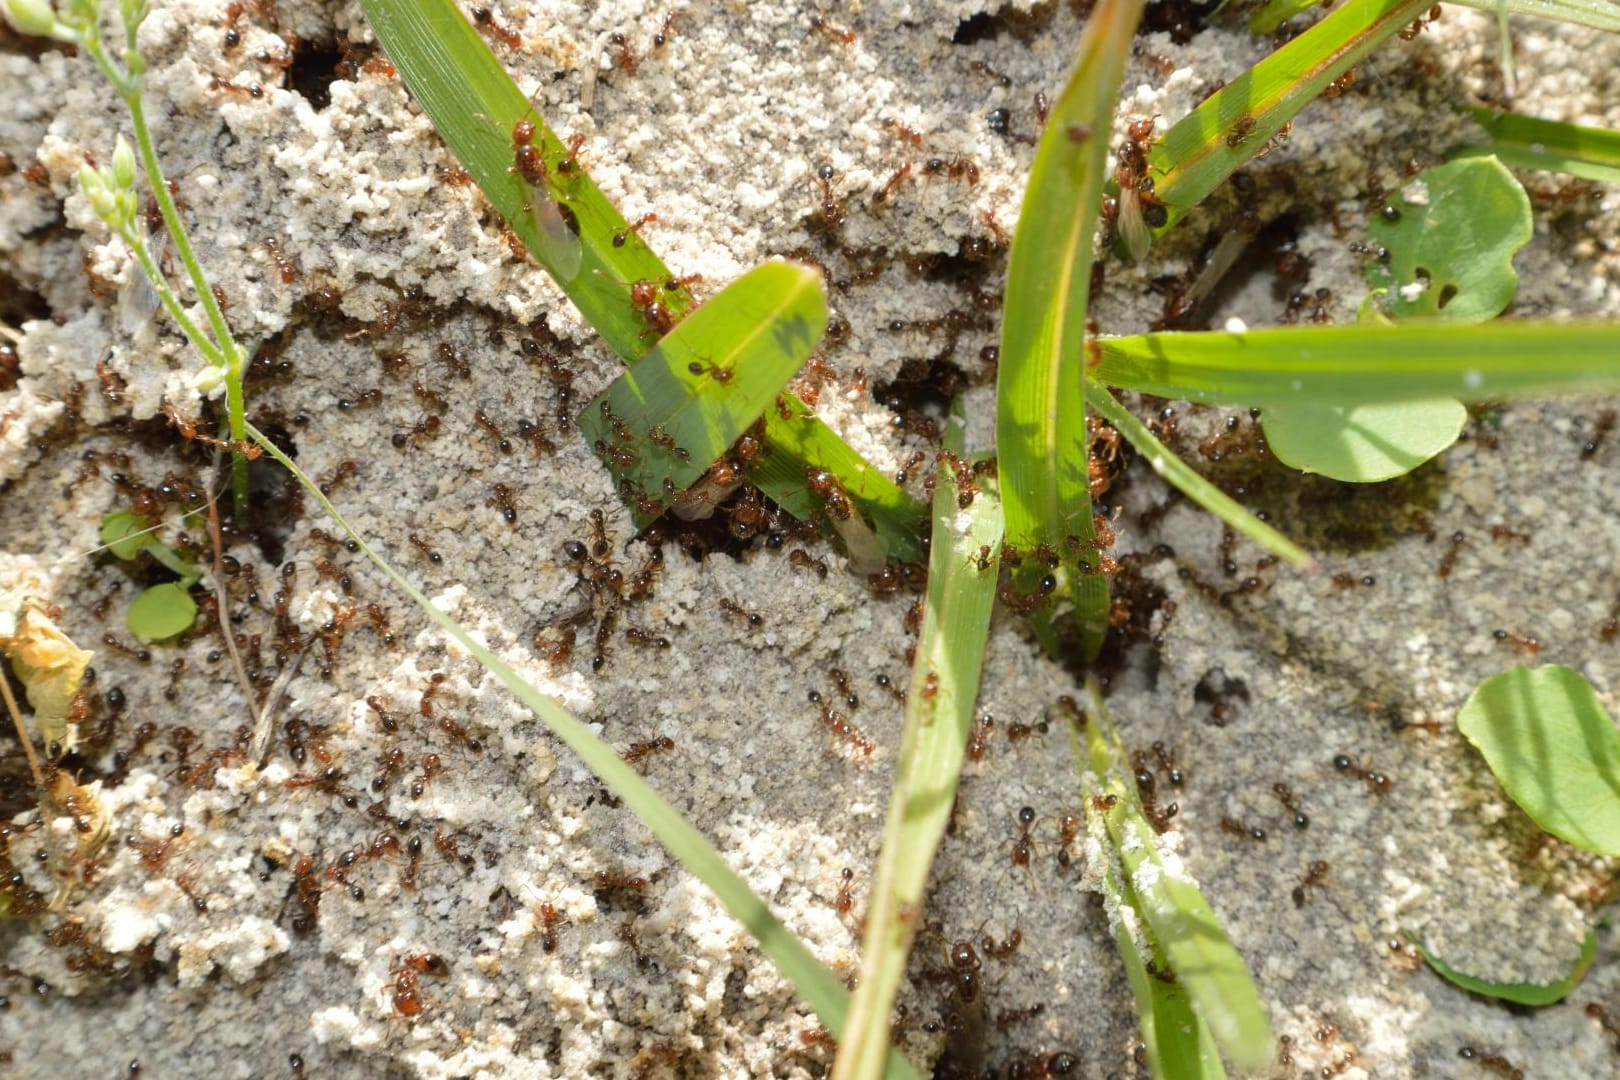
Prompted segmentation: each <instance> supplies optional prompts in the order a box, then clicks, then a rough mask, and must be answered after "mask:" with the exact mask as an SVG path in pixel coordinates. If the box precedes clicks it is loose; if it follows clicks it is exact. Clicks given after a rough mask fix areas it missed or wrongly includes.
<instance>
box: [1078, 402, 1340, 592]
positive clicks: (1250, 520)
mask: <svg viewBox="0 0 1620 1080" xmlns="http://www.w3.org/2000/svg"><path fill="white" fill-rule="evenodd" d="M1086 401H1087V403H1089V404H1090V405H1091V407H1092V408H1093V409H1095V410H1097V414H1098V415H1099V416H1101V417H1102V418H1103V419H1104V420H1107V421H1108V422H1109V423H1110V424H1112V425H1114V427H1115V428H1116V429H1118V431H1119V433H1120V434H1121V435H1123V436H1125V441H1126V442H1128V443H1130V444H1131V445H1132V446H1134V447H1135V448H1136V450H1137V452H1138V453H1140V454H1141V455H1142V456H1143V457H1145V458H1146V459H1147V462H1148V465H1150V466H1151V467H1152V469H1153V471H1154V472H1156V473H1158V474H1159V475H1160V476H1161V477H1163V478H1164V480H1165V482H1166V483H1168V484H1169V485H1170V486H1171V487H1174V488H1175V489H1176V490H1177V491H1180V492H1181V493H1182V494H1183V495H1185V496H1187V498H1189V499H1191V500H1192V501H1193V502H1195V503H1197V504H1198V505H1199V506H1202V507H1203V508H1204V509H1205V510H1207V511H1209V512H1210V513H1211V514H1214V515H1215V516H1216V517H1218V518H1220V519H1221V520H1222V521H1224V522H1225V523H1226V524H1228V525H1230V526H1231V527H1232V528H1233V529H1235V530H1236V531H1237V532H1239V533H1241V534H1243V535H1244V536H1247V537H1248V538H1249V539H1250V540H1253V541H1254V542H1255V543H1257V544H1259V545H1260V546H1261V547H1263V548H1265V549H1266V550H1267V551H1269V552H1271V553H1272V554H1274V555H1278V556H1280V557H1282V558H1284V559H1287V560H1288V561H1289V562H1290V563H1292V564H1293V565H1294V566H1297V567H1300V568H1302V569H1306V568H1309V567H1311V566H1313V565H1315V560H1313V559H1312V558H1311V556H1310V555H1309V554H1308V553H1307V552H1306V551H1305V549H1304V548H1301V547H1300V546H1299V545H1298V544H1296V543H1294V542H1293V541H1292V540H1290V539H1288V537H1286V536H1284V535H1283V534H1282V533H1280V532H1278V531H1277V530H1276V529H1274V528H1272V527H1271V526H1270V525H1267V524H1266V523H1265V522H1263V521H1261V520H1260V519H1259V518H1257V517H1255V516H1254V515H1253V514H1251V513H1250V512H1249V511H1248V510H1247V509H1246V508H1245V507H1244V506H1243V505H1242V504H1241V503H1239V502H1237V501H1236V500H1234V499H1233V498H1232V497H1231V496H1229V495H1227V494H1226V493H1225V492H1224V491H1222V490H1221V489H1220V488H1218V487H1216V486H1215V485H1214V484H1212V483H1210V482H1209V481H1208V480H1206V479H1204V477H1202V476H1200V475H1199V474H1198V472H1197V471H1195V470H1194V469H1193V467H1192V466H1190V465H1188V464H1187V463H1186V462H1185V461H1182V460H1181V459H1180V458H1179V457H1177V456H1176V455H1175V454H1174V453H1172V452H1171V450H1170V448H1169V447H1167V446H1165V445H1164V444H1163V443H1161V442H1160V441H1159V440H1158V439H1157V438H1155V437H1154V435H1153V432H1151V431H1149V430H1148V427H1147V425H1146V424H1144V423H1142V421H1140V420H1138V419H1137V418H1136V417H1135V416H1134V415H1133V414H1132V413H1131V411H1130V410H1129V409H1127V408H1125V406H1123V405H1121V404H1120V403H1119V399H1118V398H1116V397H1114V395H1113V394H1111V393H1109V391H1108V388H1107V387H1105V386H1103V385H1101V384H1099V383H1097V382H1094V381H1093V380H1091V379H1087V380H1086Z"/></svg>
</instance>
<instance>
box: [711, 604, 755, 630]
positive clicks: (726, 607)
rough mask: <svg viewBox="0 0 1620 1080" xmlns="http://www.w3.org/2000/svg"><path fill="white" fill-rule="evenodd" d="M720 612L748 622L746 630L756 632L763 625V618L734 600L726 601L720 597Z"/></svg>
mask: <svg viewBox="0 0 1620 1080" xmlns="http://www.w3.org/2000/svg"><path fill="white" fill-rule="evenodd" d="M720 610H721V611H724V612H725V613H726V614H727V615H734V616H736V617H737V618H739V619H746V620H748V628H749V629H750V630H758V629H759V628H760V627H761V626H764V625H765V616H763V615H761V614H760V613H759V612H757V611H749V610H748V609H747V608H745V607H743V606H741V605H740V604H738V603H737V602H736V601H735V600H728V599H726V598H725V597H721V598H720Z"/></svg>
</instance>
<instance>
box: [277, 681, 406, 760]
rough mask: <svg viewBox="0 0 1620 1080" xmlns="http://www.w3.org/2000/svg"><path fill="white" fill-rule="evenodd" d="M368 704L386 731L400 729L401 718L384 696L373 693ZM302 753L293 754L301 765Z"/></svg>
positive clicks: (368, 699) (390, 731) (294, 758)
mask: <svg viewBox="0 0 1620 1080" xmlns="http://www.w3.org/2000/svg"><path fill="white" fill-rule="evenodd" d="M366 705H367V706H368V707H369V708H370V709H371V711H372V712H374V713H376V714H377V721H378V722H379V723H380V724H382V728H383V730H384V731H386V732H388V733H389V734H393V733H395V732H397V731H398V730H399V719H398V718H397V717H395V716H394V714H393V713H392V712H390V711H389V710H388V707H387V706H386V705H385V704H383V699H382V698H380V697H378V696H376V695H375V694H372V695H370V696H368V697H367V698H366ZM289 723H290V721H289ZM301 753H302V752H301V751H300V752H299V753H295V754H294V755H293V760H294V761H297V762H298V763H299V764H300V765H302V764H303V758H302V756H301Z"/></svg>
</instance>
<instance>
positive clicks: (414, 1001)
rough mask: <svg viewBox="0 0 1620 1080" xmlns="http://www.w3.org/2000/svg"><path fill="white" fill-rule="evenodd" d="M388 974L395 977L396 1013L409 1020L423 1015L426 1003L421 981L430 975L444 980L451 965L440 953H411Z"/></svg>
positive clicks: (394, 998)
mask: <svg viewBox="0 0 1620 1080" xmlns="http://www.w3.org/2000/svg"><path fill="white" fill-rule="evenodd" d="M388 974H390V975H392V976H393V977H394V986H393V995H392V997H393V1003H394V1011H395V1012H396V1013H398V1014H399V1015H400V1016H403V1017H405V1018H406V1019H407V1020H412V1019H415V1018H416V1017H418V1016H420V1015H422V1009H423V1007H424V1003H423V1001H422V988H421V982H420V979H421V977H422V976H423V975H429V976H432V977H433V978H436V979H443V978H446V977H448V976H449V974H450V965H449V964H447V963H445V960H444V957H442V956H440V955H439V954H438V953H411V954H410V955H408V956H406V957H405V959H404V960H403V961H402V962H401V963H400V966H399V967H397V968H395V969H394V970H393V971H390V972H389V973H388Z"/></svg>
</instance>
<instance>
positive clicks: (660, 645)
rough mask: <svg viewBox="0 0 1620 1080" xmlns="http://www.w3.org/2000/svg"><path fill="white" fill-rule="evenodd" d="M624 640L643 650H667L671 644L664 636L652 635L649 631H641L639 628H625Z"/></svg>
mask: <svg viewBox="0 0 1620 1080" xmlns="http://www.w3.org/2000/svg"><path fill="white" fill-rule="evenodd" d="M624 639H625V640H626V641H628V642H630V644H632V645H639V646H641V647H642V648H644V649H667V648H669V647H670V644H671V643H670V640H669V638H667V637H665V636H664V635H662V634H654V633H653V632H652V631H651V630H643V629H642V628H641V627H639V626H627V627H625V628H624Z"/></svg>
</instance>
